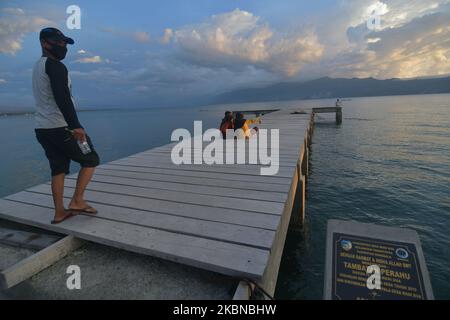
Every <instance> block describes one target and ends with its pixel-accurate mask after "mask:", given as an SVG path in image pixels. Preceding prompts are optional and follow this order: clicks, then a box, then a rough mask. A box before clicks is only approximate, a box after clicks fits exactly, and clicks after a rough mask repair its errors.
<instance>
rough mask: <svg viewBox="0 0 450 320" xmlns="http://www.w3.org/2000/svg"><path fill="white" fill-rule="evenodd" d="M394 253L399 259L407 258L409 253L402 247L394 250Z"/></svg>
mask: <svg viewBox="0 0 450 320" xmlns="http://www.w3.org/2000/svg"><path fill="white" fill-rule="evenodd" d="M395 254H396V255H397V257H399V258H400V259H407V258H408V256H409V254H408V251H406V250H405V249H403V248H398V249H397V250H395Z"/></svg>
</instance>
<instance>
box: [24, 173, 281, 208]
mask: <svg viewBox="0 0 450 320" xmlns="http://www.w3.org/2000/svg"><path fill="white" fill-rule="evenodd" d="M66 186H68V187H72V188H75V181H73V180H71V181H70V180H69V181H67V183H66ZM192 188H193V187H192ZM186 189H187V190H190V189H191V188H186ZM30 190H31V191H33V189H30ZM48 190H49V191H50V186H48ZM87 190H93V191H101V192H107V193H114V194H120V195H130V196H136V197H143V198H148V199H157V200H166V201H171V202H179V203H190V204H198V205H202V206H208V207H209V206H211V207H215V208H229V209H236V210H245V211H253V212H259V213H270V214H279V213H280V212H281V211H283V205H284V204H283V203H280V202H273V201H264V200H252V199H242V198H234V199H232V200H230V199H229V198H226V197H221V196H214V195H205V194H197V193H186V192H180V191H172V190H161V189H152V188H143V187H135V186H127V185H117V184H109V183H103V182H95V181H91V183H89V185H88V187H87ZM38 192H39V191H38Z"/></svg>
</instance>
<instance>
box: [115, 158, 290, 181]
mask: <svg viewBox="0 0 450 320" xmlns="http://www.w3.org/2000/svg"><path fill="white" fill-rule="evenodd" d="M110 163H111V164H118V165H124V166H134V167H145V168H164V169H171V170H184V171H194V172H215V173H221V174H239V175H244V176H249V175H251V176H255V175H261V167H263V166H258V165H254V166H252V165H223V166H221V165H212V166H208V165H193V164H192V165H188V164H183V165H174V164H172V163H167V162H165V161H162V162H159V161H158V162H156V161H155V162H150V161H145V160H144V161H142V160H140V159H127V158H125V159H120V160H115V161H111V162H110ZM264 167H267V166H264ZM294 171H295V164H294V165H292V166H284V165H280V166H279V171H278V173H277V174H276V175H272V176H264V177H266V178H269V179H272V178H280V177H283V178H287V179H290V178H291V177H292V175H293V173H294Z"/></svg>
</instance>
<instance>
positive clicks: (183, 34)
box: [170, 9, 323, 77]
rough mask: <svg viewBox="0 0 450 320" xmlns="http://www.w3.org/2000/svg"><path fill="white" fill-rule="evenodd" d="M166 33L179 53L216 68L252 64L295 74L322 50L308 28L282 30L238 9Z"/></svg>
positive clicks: (312, 60) (288, 75)
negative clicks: (168, 33)
mask: <svg viewBox="0 0 450 320" xmlns="http://www.w3.org/2000/svg"><path fill="white" fill-rule="evenodd" d="M170 35H171V37H170V38H171V39H172V41H171V42H172V43H173V44H174V45H175V47H176V48H177V49H178V54H179V57H180V58H181V59H182V60H185V61H189V62H190V63H195V64H198V65H202V66H208V67H219V68H220V67H228V68H236V67H239V66H242V65H253V66H255V67H257V68H262V69H264V70H268V71H271V72H275V73H278V74H281V75H283V76H286V77H291V76H294V75H296V74H298V73H299V72H300V71H301V69H302V67H303V66H304V65H305V64H308V63H312V62H315V61H318V60H319V59H320V57H321V56H322V54H323V46H322V45H321V44H320V43H319V40H318V38H317V36H316V35H315V34H314V32H313V31H312V30H304V31H302V32H300V33H299V34H290V35H287V34H283V33H280V32H277V31H275V30H273V29H272V28H271V27H270V26H269V25H268V24H267V23H265V22H264V21H262V20H261V18H259V17H257V16H255V15H253V14H252V13H250V12H247V11H243V10H240V9H235V10H234V11H231V12H227V13H222V14H218V15H213V16H211V17H210V18H208V19H207V20H205V21H204V22H202V23H199V24H195V25H189V26H184V27H182V28H180V29H178V30H175V31H173V33H172V32H170Z"/></svg>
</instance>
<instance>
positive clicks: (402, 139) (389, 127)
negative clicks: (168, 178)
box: [0, 95, 450, 299]
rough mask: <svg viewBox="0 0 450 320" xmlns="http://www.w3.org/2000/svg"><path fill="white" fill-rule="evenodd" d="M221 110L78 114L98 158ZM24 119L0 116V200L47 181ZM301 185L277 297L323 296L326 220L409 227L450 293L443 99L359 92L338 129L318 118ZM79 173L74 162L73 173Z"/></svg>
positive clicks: (207, 121) (440, 293)
mask: <svg viewBox="0 0 450 320" xmlns="http://www.w3.org/2000/svg"><path fill="white" fill-rule="evenodd" d="M284 106H298V107H299V108H301V107H305V108H307V107H315V106H333V100H314V101H289V102H270V103H256V104H247V105H246V104H242V105H238V106H233V107H228V109H233V110H237V109H240V110H245V109H257V108H269V109H270V108H278V107H279V108H283V107H284ZM224 109H225V107H211V108H208V107H203V108H201V109H199V108H197V109H195V108H194V109H154V110H117V111H89V112H80V113H79V117H80V120H81V122H82V124H83V125H84V127H85V128H86V129H87V131H88V133H89V135H90V136H91V137H92V139H93V141H94V144H95V146H96V149H97V151H98V152H99V154H100V156H101V160H102V162H108V161H112V160H115V159H118V158H122V157H125V156H128V155H130V154H133V153H137V152H140V151H144V150H146V149H149V148H152V147H156V146H160V145H164V144H166V143H169V142H170V134H171V132H172V130H173V129H175V128H187V129H189V130H190V131H192V130H193V129H192V127H193V121H194V120H203V125H204V129H205V128H209V127H217V126H218V122H220V119H221V117H222V114H223V111H224ZM33 126H34V119H33V116H32V115H28V116H27V115H20V116H7V117H1V118H0V145H1V146H2V152H1V158H0V181H1V183H0V196H6V195H8V194H11V193H15V192H18V191H21V190H23V189H25V188H28V187H31V186H34V185H36V184H40V183H43V182H46V181H48V180H49V169H48V164H47V161H46V159H45V157H44V154H43V151H42V150H41V147H40V145H39V144H38V143H37V141H36V140H35V137H34V130H33ZM310 168H311V172H310V179H309V184H308V187H307V222H306V227H305V228H304V230H303V231H294V230H291V231H290V232H289V234H288V237H287V242H286V246H285V252H284V255H283V259H282V264H281V268H280V275H279V280H278V286H277V290H276V298H278V299H321V298H322V294H323V292H322V287H323V270H324V250H325V247H324V243H325V231H326V222H327V220H328V219H330V218H335V219H343V220H349V219H352V220H356V221H361V222H371V223H377V224H380V225H387V226H398V227H406V228H411V229H414V230H416V231H417V232H418V233H419V235H420V238H421V241H422V246H423V249H424V254H425V258H426V261H427V265H428V268H429V271H430V275H431V280H432V285H433V289H434V293H435V296H436V298H440V299H449V298H450V276H449V275H450V95H426V96H402V97H376V98H357V99H351V100H349V101H345V102H344V119H343V124H342V126H336V125H335V124H334V121H333V118H332V117H330V116H328V115H320V117H319V118H318V119H317V122H316V129H315V131H314V137H313V144H312V155H311V164H310ZM77 169H78V165H77V164H72V172H76V170H77Z"/></svg>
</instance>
